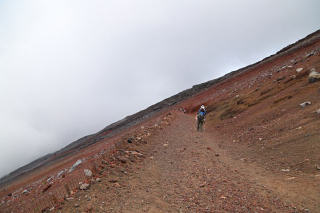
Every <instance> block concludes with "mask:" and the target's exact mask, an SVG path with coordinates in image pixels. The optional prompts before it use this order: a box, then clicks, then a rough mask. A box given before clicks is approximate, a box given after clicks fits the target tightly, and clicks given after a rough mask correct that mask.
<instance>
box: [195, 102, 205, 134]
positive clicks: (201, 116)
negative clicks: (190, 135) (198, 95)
mask: <svg viewBox="0 0 320 213" xmlns="http://www.w3.org/2000/svg"><path fill="white" fill-rule="evenodd" d="M206 114H207V110H206V108H205V106H204V105H201V107H200V109H199V111H198V113H197V130H198V131H202V130H203V125H204V122H205V118H206Z"/></svg>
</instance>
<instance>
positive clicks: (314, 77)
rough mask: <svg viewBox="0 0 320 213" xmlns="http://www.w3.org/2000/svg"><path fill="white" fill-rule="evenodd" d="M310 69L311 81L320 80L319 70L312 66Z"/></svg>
mask: <svg viewBox="0 0 320 213" xmlns="http://www.w3.org/2000/svg"><path fill="white" fill-rule="evenodd" d="M310 71H311V72H310V74H309V83H313V82H316V81H319V80H320V73H319V72H317V71H316V69H315V68H312V69H311V70H310Z"/></svg>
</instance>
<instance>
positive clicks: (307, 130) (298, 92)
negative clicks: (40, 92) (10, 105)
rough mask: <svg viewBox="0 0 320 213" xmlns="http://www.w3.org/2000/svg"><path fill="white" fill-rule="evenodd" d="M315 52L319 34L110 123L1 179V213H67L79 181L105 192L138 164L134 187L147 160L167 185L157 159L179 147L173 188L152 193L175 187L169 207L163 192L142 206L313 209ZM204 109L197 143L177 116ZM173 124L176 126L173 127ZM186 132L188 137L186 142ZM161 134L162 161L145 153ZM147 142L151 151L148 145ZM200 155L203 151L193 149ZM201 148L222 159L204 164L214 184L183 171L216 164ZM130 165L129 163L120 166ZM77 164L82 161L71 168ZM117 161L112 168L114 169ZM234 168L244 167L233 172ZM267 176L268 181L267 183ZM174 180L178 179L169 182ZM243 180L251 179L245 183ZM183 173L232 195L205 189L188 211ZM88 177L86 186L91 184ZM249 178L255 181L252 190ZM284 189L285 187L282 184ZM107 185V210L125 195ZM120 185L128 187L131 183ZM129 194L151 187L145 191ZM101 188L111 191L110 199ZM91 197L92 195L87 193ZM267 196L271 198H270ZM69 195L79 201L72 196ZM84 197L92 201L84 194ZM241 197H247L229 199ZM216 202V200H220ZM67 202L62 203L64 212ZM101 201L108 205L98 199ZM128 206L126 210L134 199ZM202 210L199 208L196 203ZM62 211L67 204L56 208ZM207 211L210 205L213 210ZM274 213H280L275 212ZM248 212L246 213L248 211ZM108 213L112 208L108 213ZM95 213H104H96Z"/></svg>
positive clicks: (158, 143)
mask: <svg viewBox="0 0 320 213" xmlns="http://www.w3.org/2000/svg"><path fill="white" fill-rule="evenodd" d="M319 52H320V31H317V32H315V33H313V34H311V35H309V36H307V37H306V38H304V39H302V40H300V41H298V42H296V43H295V44H292V45H290V46H288V47H286V48H284V49H282V50H281V51H279V52H278V53H277V54H275V55H272V56H270V57H268V58H265V59H264V60H262V61H260V62H257V63H255V64H253V65H250V66H248V67H245V68H242V69H239V70H237V71H234V72H231V73H229V74H227V75H225V76H223V77H221V78H219V79H215V80H212V81H208V82H206V83H203V84H200V85H196V86H193V87H192V88H190V89H188V90H185V91H183V92H181V93H179V94H177V95H175V96H172V97H170V98H168V99H166V100H164V101H162V102H159V103H157V104H155V105H153V106H151V107H149V108H147V109H145V110H143V111H141V112H138V113H136V114H134V115H131V116H128V117H126V118H124V119H123V120H121V121H118V122H116V123H114V124H111V125H109V126H107V127H106V128H104V129H103V130H101V131H99V132H97V133H96V134H93V135H90V136H86V137H84V138H82V139H79V140H78V141H75V142H73V143H71V144H70V145H68V146H66V147H65V148H63V149H61V150H59V151H57V152H56V153H53V154H50V155H47V156H45V157H43V158H41V159H38V160H37V161H35V162H32V163H31V164H29V165H27V166H25V167H22V168H20V169H19V170H17V171H15V172H13V173H11V174H9V175H8V176H6V177H4V178H2V179H1V183H2V191H1V193H0V195H1V197H2V199H1V206H0V209H1V210H5V209H6V210H7V211H8V212H9V211H10V209H12V210H13V211H15V208H21V206H24V207H25V209H26V212H28V211H29V210H30V211H31V209H33V210H34V209H35V208H34V207H35V206H37V207H38V208H37V209H36V211H41V210H43V209H50V208H52V207H54V206H55V208H54V209H55V210H56V209H57V208H66V209H67V210H68V211H71V212H73V210H74V209H73V208H74V206H72V205H76V203H73V202H72V201H71V200H69V201H68V199H67V198H70V199H71V198H74V193H75V192H76V191H77V190H79V182H82V184H80V186H82V185H83V184H84V183H88V184H93V183H94V182H98V183H100V182H99V181H96V180H97V178H100V181H101V182H102V183H103V184H104V185H105V186H109V185H110V184H109V183H108V181H109V180H108V177H109V176H108V175H109V174H110V172H111V173H112V170H114V168H121V167H123V164H125V165H126V167H127V169H129V170H130V169H131V171H132V172H133V173H132V174H135V172H136V169H134V168H136V162H140V161H141V162H142V165H143V168H145V169H143V172H138V174H136V176H135V178H136V180H140V179H142V180H144V179H143V177H144V176H145V175H149V174H150V173H149V172H150V171H148V169H147V168H148V167H150V166H152V165H153V164H150V163H149V159H150V157H155V156H158V158H159V159H158V160H157V161H156V162H155V164H156V165H158V171H156V173H154V174H152V173H151V175H153V176H154V175H155V174H158V175H161V177H163V178H164V179H165V180H166V178H168V177H169V176H170V175H171V173H170V174H169V173H166V172H165V171H164V170H166V169H169V167H168V165H165V164H164V163H165V161H162V158H165V159H168V161H170V162H169V164H172V165H175V162H177V161H179V159H178V158H176V156H174V153H179V149H181V150H182V149H183V150H184V149H185V148H186V149H187V150H188V152H186V153H188V154H186V156H187V158H186V159H185V162H184V164H181V162H179V163H178V164H177V166H178V167H175V168H180V169H181V172H182V173H179V172H178V171H176V170H173V171H172V172H173V174H172V175H175V177H173V180H176V182H177V183H174V182H172V183H171V182H170V183H167V182H165V181H164V180H159V181H160V184H159V186H158V187H153V189H154V190H156V191H157V190H160V188H166V187H167V188H168V190H169V189H170V188H171V187H173V186H174V185H178V186H177V188H174V187H173V189H176V190H177V191H176V192H175V193H169V194H171V198H172V199H168V200H166V199H165V198H163V196H168V193H167V192H162V193H155V194H154V196H155V197H154V198H153V199H152V200H153V201H148V202H151V203H152V202H155V203H152V204H157V203H160V204H159V205H160V209H161V208H163V209H166V210H167V211H164V212H169V210H170V211H171V210H172V212H175V211H180V210H181V211H183V212H184V211H187V212H188V211H191V210H192V211H200V212H201V211H203V212H206V211H207V212H211V211H213V210H214V211H222V212H223V211H226V212H228V211H230V209H234V208H238V207H239V209H238V210H237V211H238V212H241V211H243V212H246V209H247V211H248V208H249V209H250V208H251V207H252V206H258V207H257V208H260V210H257V209H255V211H258V212H259V211H264V210H266V212H270V211H275V212H277V211H278V212H291V211H293V212H294V211H305V209H306V208H310V209H313V210H319V206H318V205H317V202H318V200H317V196H318V195H319V192H318V191H317V190H314V189H315V187H316V185H314V183H315V182H316V181H317V178H318V176H319V174H318V173H317V172H318V171H317V166H318V164H319V163H320V162H319V161H320V159H319V158H318V154H317V153H319V152H318V151H320V147H319V144H318V143H317V142H318V141H319V127H320V125H319V115H318V112H317V111H318V110H319V109H320V105H319V100H320V98H319V94H320V92H319V87H320V85H319V81H317V77H315V78H314V79H313V80H308V77H309V74H310V72H312V71H314V72H316V74H317V71H319V70H320V60H319ZM315 76H317V75H315ZM203 103H204V104H206V105H207V106H208V111H209V114H208V118H207V123H206V131H205V133H204V134H202V135H197V133H196V132H192V130H191V129H192V125H193V123H192V122H191V121H190V120H188V119H187V120H185V119H186V118H185V117H188V116H189V115H187V114H185V113H183V112H187V113H193V112H194V111H195V110H197V108H198V107H199V105H201V104H203ZM309 103H310V104H309ZM299 104H302V105H301V106H300V105H299ZM176 117H177V119H178V121H173V120H174V119H176ZM189 117H190V116H189ZM172 122H178V123H174V125H176V126H177V129H178V130H177V131H175V132H172V131H171V130H168V128H169V127H170V125H172ZM180 122H186V123H188V125H187V126H185V128H181V127H180V126H179V125H178V124H180ZM168 126H169V127H168ZM190 128H191V129H190ZM184 129H186V130H185V131H187V132H188V134H184ZM187 129H190V131H189V130H187ZM180 134H182V135H181V137H176V135H180ZM153 135H154V136H153ZM161 135H167V136H168V138H167V139H166V140H168V141H172V143H173V144H175V145H174V146H175V149H174V150H175V151H174V152H172V150H170V151H171V152H172V153H171V154H169V155H168V153H170V152H164V153H163V152H162V151H161V153H160V154H159V153H158V154H152V153H153V152H156V153H157V152H158V150H162V149H160V148H159V146H160V147H161V148H162V146H164V147H166V146H169V144H170V143H166V142H165V141H162V139H159V137H162V136H161ZM169 136H170V137H169ZM153 137H155V138H153ZM184 137H186V138H184ZM188 140H189V142H190V143H191V144H192V142H193V141H197V140H204V141H207V142H208V146H207V147H206V146H203V144H202V145H201V146H200V145H199V146H200V147H202V148H204V150H202V148H200V147H198V146H197V145H194V146H191V145H190V149H188V146H187V144H185V141H188ZM161 141H162V142H161ZM212 141H214V142H212ZM149 143H150V144H153V145H149ZM165 144H167V145H165ZM129 145H130V146H129ZM155 147H158V148H155ZM198 148H199V150H201V151H199V150H197V149H198ZM119 150H120V151H119ZM121 150H122V151H121ZM137 150H139V151H137ZM181 150H180V151H181ZM208 150H213V151H214V152H213V153H215V154H217V153H216V152H217V150H219V152H223V153H224V155H223V156H221V158H222V159H224V160H223V161H221V162H220V161H218V162H217V163H215V164H213V165H211V166H209V165H208V166H209V167H210V168H215V170H216V171H218V176H215V174H213V173H212V172H209V171H208V172H206V173H203V172H200V170H201V171H202V170H203V169H207V170H208V169H210V168H207V167H204V166H205V165H199V164H197V167H200V168H199V171H195V173H194V174H193V173H192V170H189V169H188V168H186V166H187V165H193V160H190V161H188V159H189V158H191V159H192V158H193V157H196V158H195V159H194V161H197V160H199V161H200V162H202V163H203V164H205V162H206V161H212V159H215V157H217V156H215V154H214V155H213V156H211V155H210V154H208V153H207V152H208ZM239 151H241V152H239ZM142 152H143V154H142ZM182 152H184V151H182ZM121 153H122V154H121ZM133 153H134V154H133ZM137 153H138V154H137ZM209 153H210V152H209ZM141 156H143V157H141ZM146 156H148V158H146ZM128 159H129V160H128ZM147 159H148V160H147ZM129 161H130V165H129V164H128V163H127V162H129ZM238 161H240V162H245V165H242V164H240V165H238V163H237V162H238ZM75 162H78V163H79V162H80V163H79V165H75ZM119 162H120V164H118V163H119ZM171 162H173V163H171ZM233 164H235V165H237V166H239V167H242V168H241V169H239V168H238V167H236V168H235V167H234V166H233ZM117 165H118V166H117ZM121 165H122V166H121ZM226 165H228V167H230V170H228V168H224V166H226ZM119 166H120V167H119ZM71 168H72V169H71ZM319 168H320V167H319ZM83 169H89V170H90V171H92V173H93V174H91V175H87V174H84V173H83ZM71 170H72V171H71ZM234 170H237V171H240V173H239V174H234ZM124 171H125V172H127V171H126V170H124ZM179 171H180V170H179ZM254 171H259V172H260V174H259V175H257V174H255V172H254ZM268 171H269V172H270V173H271V174H275V175H271V174H270V173H269V172H268ZM120 172H122V173H124V172H123V171H120ZM144 172H146V173H144ZM174 172H177V173H176V174H174ZM229 173H230V174H229ZM236 173H237V172H236ZM247 173H249V174H250V175H252V176H253V177H254V178H250V177H247V176H248V175H247ZM120 174H121V173H120ZM183 174H184V175H186V178H187V177H189V176H190V175H191V174H193V175H196V176H197V177H199V180H202V179H203V181H204V182H207V181H213V182H214V185H216V186H218V187H217V189H218V188H219V186H220V185H226V187H227V188H228V189H230V191H229V192H228V193H227V194H228V196H226V195H225V194H223V193H220V192H221V191H217V192H214V191H210V190H212V189H208V193H207V194H206V196H205V197H202V195H201V196H200V194H199V196H200V197H198V198H197V199H198V201H197V202H198V203H199V204H196V203H195V202H196V201H195V202H193V201H194V199H193V198H192V201H191V200H189V201H188V200H184V201H181V200H183V199H189V198H182V197H179V194H181V193H182V191H183V190H187V189H184V187H186V185H185V184H187V182H188V181H191V182H193V181H194V180H188V179H184V180H185V181H186V182H183V184H182V183H181V184H179V183H178V180H179V179H181V178H182V179H183V177H182V176H183ZM219 174H220V176H224V175H226V177H227V179H228V178H229V180H230V181H228V180H227V182H225V184H224V182H223V180H222V179H221V178H220V176H219ZM117 175H119V174H117ZM93 176H94V177H95V178H94V179H92V177H93ZM191 176H192V175H191ZM204 176H205V177H204ZM202 177H203V178H202ZM265 177H268V178H265ZM190 178H192V177H190ZM104 179H105V180H104ZM154 179H156V177H154ZM237 179H239V180H242V179H243V182H241V181H240V182H239V184H237V183H236V182H235V181H236V180H237ZM256 179H257V180H258V181H257V183H254V181H255V180H256ZM246 180H247V181H246ZM270 180H274V181H275V182H276V183H277V184H271V183H270ZM284 180H285V181H284ZM103 181H107V182H103ZM123 181H128V180H123ZM146 181H147V182H148V181H151V180H146ZM288 181H291V182H289V183H288ZM109 182H110V181H109ZM9 183H11V184H9ZM115 183H118V181H116V182H115ZM115 183H113V184H111V185H112V187H113V186H114V185H116V188H115V189H113V188H111V189H110V187H111V186H109V188H108V187H107V188H105V189H104V190H106V191H105V193H108V194H109V193H110V197H109V198H108V197H107V198H105V199H109V200H108V203H114V201H113V200H112V198H114V195H115V194H113V193H120V196H124V193H125V191H126V190H124V191H123V190H118V189H117V188H119V187H117V184H115ZM118 184H120V183H118ZM123 184H128V186H130V187H131V186H132V187H133V185H132V184H131V183H130V182H124V183H123ZM194 184H195V185H192V187H190V195H191V194H193V193H198V192H199V190H198V189H197V184H200V185H201V187H200V188H202V185H203V183H196V182H194ZM241 184H243V185H244V186H246V187H249V188H250V187H252V188H253V191H252V193H251V192H250V190H249V191H247V189H246V188H243V187H241V186H240V185H241ZM297 184H299V185H300V186H303V187H304V188H305V189H307V190H305V191H306V193H301V192H300V190H302V188H301V187H297V186H296V185H297ZM120 185H121V184H120ZM259 185H263V186H264V187H263V188H266V190H263V189H260V188H259ZM89 186H90V185H89ZM137 186H138V187H142V188H143V187H146V188H148V187H151V186H150V185H148V184H146V185H137ZM209 186H212V185H210V184H207V183H205V184H204V186H203V187H204V188H205V190H207V187H209ZM83 187H85V186H83ZM159 187H160V188H159ZM120 188H121V187H120ZM151 188H152V187H151ZM209 188H210V187H209ZM109 189H110V190H111V191H108V190H109ZM112 190H115V191H112ZM128 190H129V189H128ZM181 190H182V191H181ZM220 190H221V189H220ZM237 190H238V191H239V190H240V191H241V193H240V192H239V193H237V192H236V191H237ZM138 191H139V193H138V197H139V196H140V197H141V198H143V197H145V196H147V195H146V194H144V193H142V191H141V190H138ZM179 191H180V193H179ZM134 192H135V190H134V191H133V193H134ZM209 192H210V193H216V197H211V198H210V197H208V196H209V195H210V193H209ZM242 192H243V193H242ZM90 193H91V192H90ZM92 193H99V192H97V191H93V192H92ZM147 194H148V193H147ZM267 194H270V197H268V196H267ZM76 196H79V194H77V193H76ZM90 196H92V195H91V194H90ZM219 196H220V197H219ZM252 196H257V197H259V199H258V201H259V202H258V203H259V205H256V204H257V203H255V204H254V203H252V202H253V200H252V199H253V197H252ZM265 196H267V197H265ZM222 197H224V198H222ZM239 197H241V199H242V198H243V197H246V198H249V199H246V200H237V199H238V198H239ZM271 197H279V199H278V200H277V201H275V200H273V198H271ZM318 197H319V196H318ZM35 198H37V200H35ZM236 198H237V199H236ZM306 198H307V199H306ZM110 199H111V200H110ZM128 199H129V198H128ZM180 199H181V200H180ZM190 199H191V198H190ZM221 199H222V200H224V202H220V201H221ZM66 200H67V204H66ZM129 200H130V199H129ZM154 200H157V201H154ZM68 202H70V203H69V204H68ZM101 202H105V203H106V201H101ZM132 202H133V203H134V202H135V200H132ZM202 202H204V203H205V204H204V205H207V206H204V205H202V204H201V205H200V203H202ZM62 203H64V204H65V205H66V206H65V207H63V206H60V205H61V204H62ZM215 203H216V204H217V205H216V206H215V205H213V206H212V204H215ZM218 203H219V204H218ZM286 203H287V204H286ZM318 203H320V202H318ZM78 205H80V204H78ZM81 205H82V204H81ZM86 205H87V204H86ZM128 205H129V204H128ZM157 205H158V204H157ZM199 205H200V206H199ZM120 206H121V205H120V204H119V203H117V202H115V203H114V207H113V208H114V209H113V210H112V211H114V212H125V211H129V210H130V208H131V209H132V208H133V207H134V208H136V209H138V210H141V209H140V207H139V206H137V205H133V206H132V205H131V204H130V205H129V207H130V208H129V207H123V208H122V207H121V208H120ZM143 206H144V205H143ZM186 206H189V207H190V208H187V207H186ZM241 206H242V207H243V206H244V207H245V208H242V207H241ZM144 207H145V208H146V210H145V211H150V212H152V211H154V212H159V208H158V207H156V206H154V205H151V207H150V208H149V207H146V206H144ZM144 207H143V208H144ZM207 207H208V210H206V208H207ZM240 207H241V208H240ZM76 208H77V207H76ZM143 208H142V210H143ZM157 208H158V209H157ZM278 208H279V210H277V209H278ZM89 209H90V208H89ZM91 209H92V208H91ZM190 209H191V210H190ZM222 209H224V210H222ZM52 210H53V209H52ZM87 210H88V209H87ZM142 210H141V211H142ZM253 210H254V209H250V211H253ZM95 211H98V212H99V211H100V210H98V209H95ZM112 211H111V210H110V212H112ZM141 211H137V212H141ZM143 211H144V210H143ZM101 212H103V211H102V210H101ZM129 212H130V211H129ZM131 212H132V211H131Z"/></svg>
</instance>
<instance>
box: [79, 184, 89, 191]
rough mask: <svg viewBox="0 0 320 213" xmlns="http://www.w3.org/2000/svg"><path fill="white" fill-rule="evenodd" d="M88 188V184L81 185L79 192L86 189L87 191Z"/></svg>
mask: <svg viewBox="0 0 320 213" xmlns="http://www.w3.org/2000/svg"><path fill="white" fill-rule="evenodd" d="M89 187H90V184H88V183H83V184H81V186H80V189H81V190H87V189H89Z"/></svg>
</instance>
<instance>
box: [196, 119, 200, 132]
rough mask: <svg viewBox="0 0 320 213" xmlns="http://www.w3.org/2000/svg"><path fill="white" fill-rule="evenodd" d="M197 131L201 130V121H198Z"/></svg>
mask: <svg viewBox="0 0 320 213" xmlns="http://www.w3.org/2000/svg"><path fill="white" fill-rule="evenodd" d="M197 130H198V131H199V130H200V121H199V119H197Z"/></svg>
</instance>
